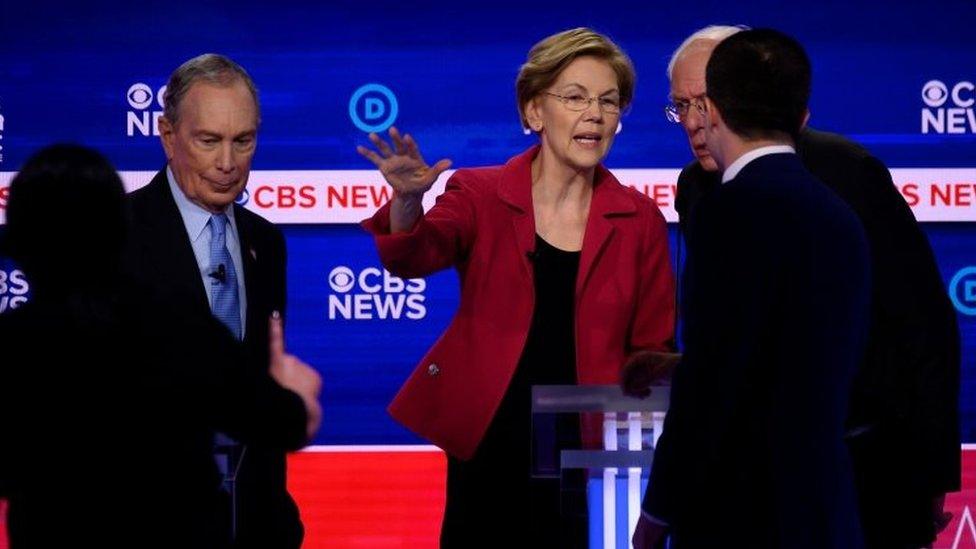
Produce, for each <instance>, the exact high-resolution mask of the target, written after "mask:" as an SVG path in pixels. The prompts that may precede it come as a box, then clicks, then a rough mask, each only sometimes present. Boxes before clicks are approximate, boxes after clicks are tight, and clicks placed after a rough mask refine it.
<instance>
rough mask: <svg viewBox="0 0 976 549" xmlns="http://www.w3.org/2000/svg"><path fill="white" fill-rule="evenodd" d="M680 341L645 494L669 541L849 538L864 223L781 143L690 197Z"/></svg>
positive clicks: (757, 543)
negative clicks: (850, 429) (778, 149)
mask: <svg viewBox="0 0 976 549" xmlns="http://www.w3.org/2000/svg"><path fill="white" fill-rule="evenodd" d="M688 242H689V246H688V258H687V263H686V266H685V270H684V276H683V283H682V295H681V298H682V307H683V309H682V312H683V314H684V332H683V341H684V344H685V354H684V358H683V361H682V363H681V365H680V366H679V367H678V368H677V369H676V372H675V376H674V380H673V386H672V393H671V395H672V396H671V398H672V400H671V408H670V410H669V413H668V416H667V419H666V421H665V427H664V432H663V434H662V436H661V438H660V440H659V444H658V447H657V449H656V453H655V460H654V466H653V469H652V472H651V480H650V485H649V486H648V490H647V494H646V497H645V500H644V509H645V510H646V511H647V512H649V513H650V514H652V515H654V516H656V517H659V518H661V519H664V520H666V521H667V522H669V523H670V524H671V526H672V528H673V536H674V542H675V547H678V548H685V549H687V548H695V547H702V548H706V547H750V548H757V547H760V548H761V547H796V548H807V547H809V548H811V549H813V548H817V549H824V548H838V549H840V548H843V549H850V548H856V547H859V546H860V545H861V534H860V528H859V525H858V514H857V506H856V500H855V494H854V486H853V480H852V475H851V465H850V458H849V456H848V453H847V449H846V447H845V445H844V441H843V437H844V432H845V419H846V417H847V412H848V398H849V395H850V387H851V383H852V380H853V378H854V375H855V371H856V368H857V365H858V363H859V361H860V360H861V356H862V351H863V346H864V340H865V336H866V332H867V322H868V303H869V296H870V279H869V277H870V272H869V265H868V252H867V246H866V243H865V237H864V231H863V229H862V228H861V225H860V223H859V222H858V220H857V218H856V217H855V215H854V214H853V212H852V211H851V210H850V208H848V207H847V206H846V205H845V204H844V203H843V202H842V201H841V200H840V199H839V198H837V196H836V195H835V194H834V193H832V192H831V191H830V190H829V189H827V188H826V187H825V186H824V185H823V184H822V183H821V182H820V181H818V180H817V179H815V178H814V177H813V176H812V175H811V174H810V173H809V172H807V170H806V169H805V168H804V167H803V165H802V163H801V162H800V160H799V158H798V157H797V156H796V155H794V154H772V155H767V156H762V157H760V158H758V159H756V160H753V161H752V162H750V163H749V164H747V165H746V166H745V167H744V168H743V169H742V171H741V172H740V173H739V174H738V175H737V176H736V177H735V178H734V179H733V180H731V181H729V182H727V183H725V184H724V185H722V186H721V187H720V188H718V189H715V190H714V191H713V192H711V193H709V194H707V195H705V196H704V197H703V198H702V199H701V200H700V201H699V202H698V204H697V206H696V210H695V215H694V216H693V218H692V220H691V226H690V228H689V235H688Z"/></svg>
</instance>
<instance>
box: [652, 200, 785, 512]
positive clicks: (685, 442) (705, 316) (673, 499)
mask: <svg viewBox="0 0 976 549" xmlns="http://www.w3.org/2000/svg"><path fill="white" fill-rule="evenodd" d="M727 194H730V193H727ZM714 198H715V197H714V196H709V197H706V198H705V199H703V200H702V202H700V203H699V204H698V205H697V206H696V207H697V208H698V209H697V210H696V213H695V215H694V216H693V217H692V219H691V223H690V233H689V238H691V239H693V241H694V242H695V243H696V245H695V246H694V247H692V248H690V249H689V253H688V259H687V262H686V264H685V269H684V278H683V279H682V289H683V295H682V301H683V304H684V307H685V311H686V316H685V326H684V332H683V333H684V346H685V348H686V352H685V354H684V356H683V359H682V362H681V364H680V365H679V366H678V367H677V368H676V369H675V373H674V378H673V381H672V384H671V402H670V406H669V409H668V415H667V417H666V418H665V423H664V430H663V433H662V435H661V437H660V439H659V440H658V445H657V447H656V448H655V453H654V463H653V466H652V468H651V475H650V481H649V483H648V487H647V492H646V493H645V496H644V501H643V506H642V507H643V510H644V511H646V512H647V513H648V514H650V515H651V516H653V517H656V518H658V519H660V520H662V521H664V522H667V523H669V524H671V525H675V523H676V521H677V520H680V519H679V517H684V516H687V514H686V511H685V510H686V509H689V508H690V506H692V505H694V501H692V500H691V499H693V498H696V497H700V495H701V494H702V493H704V491H705V490H706V488H705V486H706V485H707V484H708V482H709V480H708V479H707V478H705V471H716V470H720V469H721V466H720V465H721V464H716V463H714V459H715V456H716V455H718V451H717V449H718V448H719V447H721V446H723V445H726V444H728V443H729V440H728V438H729V436H730V433H732V429H730V428H729V424H730V423H731V422H733V421H734V418H733V414H734V410H735V409H736V407H737V406H736V403H737V399H738V398H740V395H741V394H743V391H742V390H741V388H740V385H741V384H742V383H743V382H745V381H747V380H748V378H749V376H748V375H746V374H745V371H746V369H747V368H748V367H749V365H750V364H751V363H752V362H753V360H752V357H753V356H754V354H755V351H756V348H757V344H758V341H757V338H758V337H759V334H761V333H762V329H761V326H762V322H761V321H762V318H761V317H760V314H761V311H763V310H764V309H765V308H766V307H765V305H764V304H763V302H762V300H763V299H765V298H764V297H763V295H764V292H762V291H761V289H762V288H763V287H764V285H766V284H767V283H768V282H767V281H768V279H770V278H772V277H775V276H776V275H775V274H774V271H775V269H774V265H772V264H770V265H765V266H762V267H760V266H758V264H757V261H758V260H759V259H758V258H760V257H762V255H763V254H761V253H759V252H758V251H757V252H756V253H755V255H754V256H748V255H746V254H744V253H743V247H742V246H741V245H739V244H737V243H741V242H753V241H755V239H753V238H751V237H750V236H749V234H748V231H749V230H750V229H749V228H748V227H749V220H747V219H742V218H741V216H736V212H737V211H739V212H748V211H751V210H749V209H748V208H747V207H745V206H744V205H743V204H737V203H736V201H735V200H734V199H733V198H732V197H729V198H727V199H725V200H721V201H719V200H714ZM723 198H724V197H723ZM757 274H758V276H757Z"/></svg>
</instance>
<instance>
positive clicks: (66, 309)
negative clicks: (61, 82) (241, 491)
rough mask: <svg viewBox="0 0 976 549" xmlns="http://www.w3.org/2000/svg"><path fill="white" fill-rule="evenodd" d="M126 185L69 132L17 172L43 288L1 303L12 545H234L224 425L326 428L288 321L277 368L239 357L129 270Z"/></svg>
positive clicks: (33, 267)
mask: <svg viewBox="0 0 976 549" xmlns="http://www.w3.org/2000/svg"><path fill="white" fill-rule="evenodd" d="M123 196H124V192H123V188H122V184H121V182H120V180H119V178H118V175H117V174H116V173H115V171H114V170H113V168H112V166H111V165H110V164H109V163H108V161H107V160H105V159H104V158H103V157H102V156H101V155H99V154H98V153H96V152H94V151H92V150H90V149H85V148H82V147H78V146H71V145H56V146H52V147H49V148H46V149H44V150H42V151H40V152H39V153H38V154H36V155H35V156H34V157H32V158H31V159H29V160H28V161H27V163H26V164H25V165H24V166H23V169H22V170H21V171H20V172H19V173H18V175H17V176H16V177H15V178H14V180H13V182H12V184H11V188H10V200H9V204H8V209H7V223H8V226H7V233H6V235H5V237H6V238H5V240H4V247H5V250H4V252H5V253H7V254H9V255H10V257H12V258H13V259H14V260H15V261H17V262H18V263H19V265H20V266H21V267H22V268H23V270H24V271H25V273H26V275H27V277H28V279H29V280H30V283H31V294H32V297H31V300H30V301H29V302H28V303H27V304H25V305H24V306H22V307H20V308H18V309H17V310H14V311H12V312H10V313H9V314H5V315H3V316H0V349H2V353H3V361H2V363H0V418H3V419H2V421H0V445H2V449H0V489H2V491H3V493H2V494H0V497H6V498H8V499H9V501H10V508H9V516H8V528H9V534H10V541H11V544H12V547H13V548H14V549H17V548H22V547H70V546H79V545H91V546H94V547H208V548H209V547H220V546H222V545H225V544H226V543H227V541H228V540H227V539H226V538H227V531H226V517H222V516H221V513H225V512H226V509H229V505H228V504H227V501H226V497H227V495H226V493H224V492H223V491H222V490H221V477H220V475H219V474H218V472H217V468H216V464H215V463H214V460H213V456H212V445H213V438H214V432H215V430H218V429H219V430H221V431H224V432H227V433H230V434H232V435H233V436H234V437H236V438H237V439H239V440H242V441H252V440H253V441H269V442H272V443H274V444H280V445H283V446H287V447H289V448H298V447H300V446H302V445H303V444H304V443H305V442H306V440H308V439H309V438H310V437H311V435H312V434H313V433H314V431H315V430H316V429H317V427H318V422H319V419H320V417H321V412H320V410H319V409H318V405H317V395H318V390H319V387H320V380H319V378H318V376H317V374H315V373H314V371H312V370H311V369H310V368H308V366H306V365H304V364H303V363H301V362H300V361H299V360H298V359H297V358H295V357H293V356H291V355H287V354H285V353H284V349H283V346H282V345H281V341H282V334H281V325H280V320H278V319H274V320H272V321H271V332H272V347H273V349H272V352H271V356H270V357H269V359H270V363H271V367H270V368H265V369H262V368H249V367H243V366H244V365H243V364H242V363H244V362H245V354H244V352H243V350H242V348H241V346H240V343H239V342H237V341H236V340H235V339H234V338H233V336H231V334H230V333H229V332H228V331H227V329H226V328H225V327H224V326H223V325H221V324H220V323H219V322H218V321H217V320H215V319H212V318H209V317H205V316H202V315H199V316H191V315H185V314H181V313H180V312H179V309H177V308H175V307H174V305H176V304H174V303H169V302H167V303H164V302H162V301H160V300H157V299H155V298H153V296H151V295H149V294H148V293H147V292H145V291H144V290H143V289H141V288H138V287H136V286H135V285H134V284H132V283H130V282H128V281H126V280H124V279H123V277H122V276H121V275H120V264H121V260H120V254H121V252H122V249H123V246H124V244H125V232H126V219H125V214H124V211H125V210H124V206H123ZM263 370H265V371H270V375H268V374H267V373H263ZM255 372H262V373H261V374H257V373H255ZM276 381H277V383H276ZM279 383H280V385H279ZM283 387H287V388H288V389H291V390H286V389H285V388H283ZM292 391H294V392H292Z"/></svg>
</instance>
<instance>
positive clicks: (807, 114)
mask: <svg viewBox="0 0 976 549" xmlns="http://www.w3.org/2000/svg"><path fill="white" fill-rule="evenodd" d="M809 121H810V109H804V110H803V122H801V123H800V129H801V130H802V129H803V128H805V127H807V122H809Z"/></svg>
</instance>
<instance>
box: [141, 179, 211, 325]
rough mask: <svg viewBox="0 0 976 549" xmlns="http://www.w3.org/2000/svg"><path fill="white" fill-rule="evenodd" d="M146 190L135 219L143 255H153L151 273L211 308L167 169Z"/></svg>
mask: <svg viewBox="0 0 976 549" xmlns="http://www.w3.org/2000/svg"><path fill="white" fill-rule="evenodd" d="M146 192H147V195H148V196H147V199H148V200H147V205H148V206H149V207H147V208H144V209H143V210H142V211H139V212H137V213H136V215H137V219H135V222H136V223H137V224H138V225H144V230H143V231H142V232H143V235H144V237H143V238H142V242H141V245H142V247H143V253H142V256H143V257H144V258H152V259H151V263H152V265H151V266H150V269H152V270H151V272H153V273H155V276H157V277H159V278H160V279H161V281H162V282H163V287H166V286H172V285H173V284H178V285H182V286H184V287H185V288H186V289H187V290H188V291H187V293H188V295H190V296H192V299H193V303H195V304H199V305H200V306H201V307H204V308H206V309H207V310H208V311H209V310H210V302H209V300H208V299H207V290H206V288H204V287H203V281H202V279H201V278H200V269H199V267H198V266H197V260H196V256H195V255H194V254H193V247H192V246H191V245H190V239H189V237H188V236H187V233H186V226H185V225H184V224H183V216H181V215H180V210H179V208H177V206H176V201H175V200H174V199H173V194H172V193H171V192H170V189H169V183H168V182H167V180H166V170H165V169H164V170H162V171H160V172H159V173H157V174H156V176H155V177H153V179H152V181H151V182H150V183H149V185H148V188H147V189H146Z"/></svg>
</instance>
